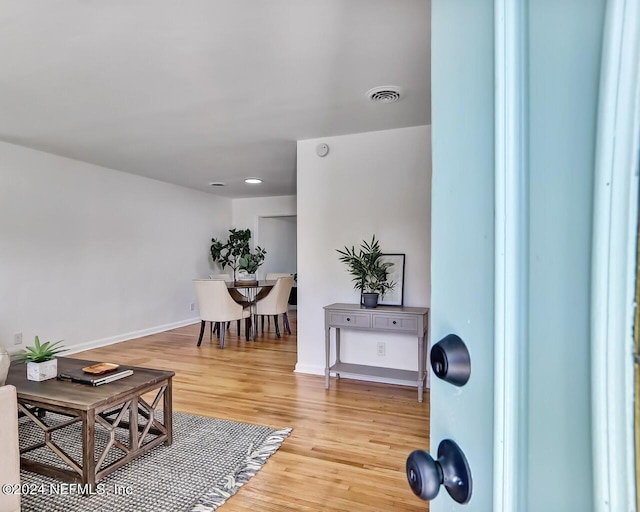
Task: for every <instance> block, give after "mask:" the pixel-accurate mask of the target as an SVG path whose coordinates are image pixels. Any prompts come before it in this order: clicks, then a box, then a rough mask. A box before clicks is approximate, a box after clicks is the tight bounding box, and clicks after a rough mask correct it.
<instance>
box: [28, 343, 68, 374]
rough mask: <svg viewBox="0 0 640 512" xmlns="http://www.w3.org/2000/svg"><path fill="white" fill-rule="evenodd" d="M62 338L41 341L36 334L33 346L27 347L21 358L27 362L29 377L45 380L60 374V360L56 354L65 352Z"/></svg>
mask: <svg viewBox="0 0 640 512" xmlns="http://www.w3.org/2000/svg"><path fill="white" fill-rule="evenodd" d="M60 343H62V340H60V341H56V342H54V343H51V342H50V341H47V342H45V343H42V344H41V343H40V338H39V337H38V336H36V339H35V342H34V344H33V346H32V347H26V348H25V349H24V354H22V356H21V358H20V360H21V362H23V363H27V379H29V380H35V381H38V382H39V381H43V380H47V379H54V378H55V377H57V375H58V360H57V359H56V355H57V354H59V353H60V352H63V351H64V350H66V349H64V348H62V347H61V346H60Z"/></svg>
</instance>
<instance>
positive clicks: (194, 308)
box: [189, 302, 196, 311]
mask: <svg viewBox="0 0 640 512" xmlns="http://www.w3.org/2000/svg"><path fill="white" fill-rule="evenodd" d="M195 310H196V303H195V302H192V303H191V304H189V311H195Z"/></svg>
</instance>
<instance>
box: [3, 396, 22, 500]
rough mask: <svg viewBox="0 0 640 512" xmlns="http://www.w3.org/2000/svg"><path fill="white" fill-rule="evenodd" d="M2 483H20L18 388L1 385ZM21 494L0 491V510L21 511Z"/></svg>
mask: <svg viewBox="0 0 640 512" xmlns="http://www.w3.org/2000/svg"><path fill="white" fill-rule="evenodd" d="M0 418H2V420H0V460H1V461H2V463H0V485H5V484H9V485H18V484H20V448H19V444H18V399H17V397H16V388H15V387H13V386H0ZM19 511H20V495H19V494H17V493H15V494H13V493H9V494H5V492H2V491H0V512H19Z"/></svg>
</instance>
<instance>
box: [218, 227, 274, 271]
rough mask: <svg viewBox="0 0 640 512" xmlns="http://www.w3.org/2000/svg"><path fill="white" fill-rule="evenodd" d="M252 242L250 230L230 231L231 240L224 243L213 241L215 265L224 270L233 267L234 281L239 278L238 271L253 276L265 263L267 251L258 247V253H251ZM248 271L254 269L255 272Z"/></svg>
mask: <svg viewBox="0 0 640 512" xmlns="http://www.w3.org/2000/svg"><path fill="white" fill-rule="evenodd" d="M249 240H251V230H250V229H230V230H229V238H228V239H227V241H226V242H224V243H223V242H222V241H221V240H218V239H217V238H212V239H211V247H210V253H211V259H212V260H213V262H214V263H219V264H220V265H221V266H222V268H226V267H231V268H232V269H233V279H234V280H236V279H237V277H238V271H239V270H242V271H243V273H244V274H247V273H248V274H252V273H254V272H255V271H256V270H258V267H259V266H260V265H261V264H262V262H263V261H264V257H265V255H266V254H267V251H265V250H264V249H262V248H261V247H256V252H255V253H254V254H252V253H251V248H250V247H249ZM248 269H254V270H253V272H251V271H249V270H248Z"/></svg>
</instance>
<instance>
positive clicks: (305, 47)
mask: <svg viewBox="0 0 640 512" xmlns="http://www.w3.org/2000/svg"><path fill="white" fill-rule="evenodd" d="M430 39H431V37H430V2H429V0H225V1H221V0H56V1H52V0H24V1H21V0H0V48H2V51H0V140H3V141H6V142H10V143H14V144H19V145H23V146H27V147H31V148H35V149H39V150H42V151H48V152H50V153H55V154H58V155H63V156H66V157H70V158H74V159H77V160H83V161H86V162H91V163H94V164H98V165H102V166H105V167H110V168H113V169H118V170H120V171H125V172H130V173H134V174H139V175H141V176H147V177H150V178H155V179H158V180H162V181H166V182H170V183H176V184H179V185H183V186H186V187H191V188H195V189H200V190H205V191H208V192H212V193H215V194H218V195H224V196H227V197H252V196H272V195H285V194H295V190H296V188H295V187H296V185H295V169H296V142H295V141H296V140H299V139H308V138H315V137H324V136H330V135H341V134H347V133H358V132H366V131H374V130H383V129H389V128H399V127H405V126H416V125H422V124H428V123H429V122H430V104H429V98H430V74H429V70H430V53H431V52H430ZM379 85H399V86H401V87H402V88H403V89H404V91H405V97H404V98H403V99H402V100H401V101H400V102H398V103H395V104H389V105H385V104H382V105H381V104H373V103H371V102H369V101H368V100H367V99H366V97H365V95H364V93H365V92H366V91H367V90H368V89H370V88H371V87H375V86H379ZM249 176H257V177H260V178H262V179H263V180H264V183H263V184H262V185H258V186H256V185H253V186H250V185H246V184H245V183H244V181H243V180H244V178H245V177H249ZM212 181H222V182H225V183H226V184H227V186H225V187H224V188H213V187H210V186H209V185H208V184H209V183H210V182H212Z"/></svg>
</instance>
